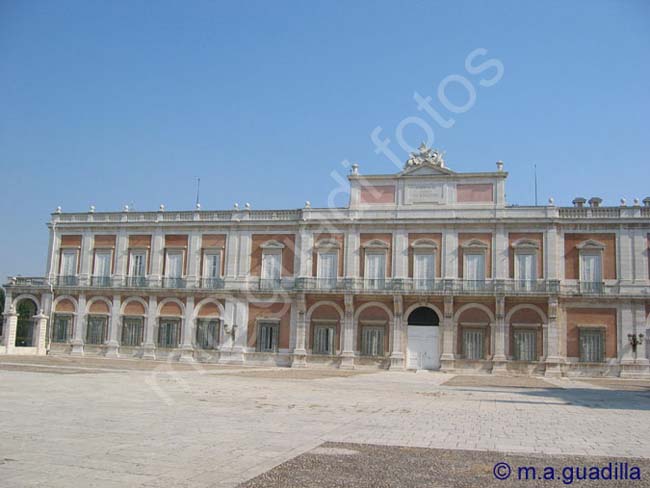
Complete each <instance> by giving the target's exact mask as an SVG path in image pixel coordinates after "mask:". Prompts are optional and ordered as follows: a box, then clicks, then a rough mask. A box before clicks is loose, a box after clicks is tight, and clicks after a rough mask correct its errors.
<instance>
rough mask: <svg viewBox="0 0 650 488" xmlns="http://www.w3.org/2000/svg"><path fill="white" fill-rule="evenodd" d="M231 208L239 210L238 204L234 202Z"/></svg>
mask: <svg viewBox="0 0 650 488" xmlns="http://www.w3.org/2000/svg"><path fill="white" fill-rule="evenodd" d="M233 208H234V209H235V210H239V204H238V203H237V202H235V204H234V205H233Z"/></svg>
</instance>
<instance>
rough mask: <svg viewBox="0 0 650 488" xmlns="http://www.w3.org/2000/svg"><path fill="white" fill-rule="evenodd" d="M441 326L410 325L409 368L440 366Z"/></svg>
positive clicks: (435, 367)
mask: <svg viewBox="0 0 650 488" xmlns="http://www.w3.org/2000/svg"><path fill="white" fill-rule="evenodd" d="M438 329H439V327H436V326H431V325H409V326H408V348H407V361H408V368H409V369H438V368H440V345H439V337H438Z"/></svg>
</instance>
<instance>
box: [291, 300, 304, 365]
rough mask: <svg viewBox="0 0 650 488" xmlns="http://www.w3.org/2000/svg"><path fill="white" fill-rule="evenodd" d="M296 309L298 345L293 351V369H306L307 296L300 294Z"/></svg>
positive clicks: (296, 301)
mask: <svg viewBox="0 0 650 488" xmlns="http://www.w3.org/2000/svg"><path fill="white" fill-rule="evenodd" d="M295 308H296V314H295V317H296V324H295V327H296V345H295V348H294V350H293V359H292V362H291V367H292V368H304V367H305V366H306V365H307V359H306V356H307V349H306V333H305V331H306V328H307V327H306V326H307V305H306V301H305V295H304V294H303V293H301V294H299V295H298V296H297V297H296V300H295Z"/></svg>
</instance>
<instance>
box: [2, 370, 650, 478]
mask: <svg viewBox="0 0 650 488" xmlns="http://www.w3.org/2000/svg"><path fill="white" fill-rule="evenodd" d="M16 365H18V366H16ZM63 370H67V371H72V372H74V373H76V374H60V372H61V371H63ZM356 373H357V372H354V373H353V374H347V373H344V372H333V371H327V370H324V371H318V370H304V371H302V370H301V371H295V370H286V369H275V368H256V369H251V368H241V367H220V366H216V365H210V366H205V367H204V366H201V365H198V366H197V365H178V364H174V365H169V364H166V363H156V362H146V361H121V360H103V359H83V360H80V359H71V358H65V359H61V358H49V357H48V358H24V357H23V358H16V357H2V358H0V382H1V384H2V395H1V396H0V432H2V436H0V486H11V487H23V486H29V487H34V486H48V487H69V486H96V487H117V486H120V487H124V486H129V487H163V486H165V487H168V486H174V487H193V488H195V487H204V486H205V487H208V486H210V487H232V486H236V485H237V484H239V483H241V482H244V481H246V480H249V479H251V478H253V477H255V476H258V475H260V474H262V473H265V472H266V471H268V470H270V469H272V468H274V467H275V466H278V465H280V464H281V463H284V462H286V461H288V460H291V459H293V458H295V457H296V456H299V455H301V454H303V453H305V452H307V451H309V450H311V449H314V448H316V447H317V446H319V445H321V444H323V443H325V442H344V443H362V444H372V445H379V446H404V447H409V448H428V449H443V450H476V451H503V452H509V453H512V454H513V455H537V454H545V455H553V454H557V455H560V456H575V455H587V456H611V457H638V458H644V459H649V458H650V450H649V449H648V445H649V444H650V442H649V440H650V402H649V401H648V396H647V393H645V392H643V391H630V390H626V389H625V388H620V389H617V388H616V386H615V385H616V380H614V383H613V384H612V385H614V386H612V385H609V384H608V386H607V387H601V386H599V385H598V384H592V383H587V382H584V381H574V380H570V381H569V380H552V381H551V380H545V379H539V381H541V382H542V383H536V384H535V387H532V388H531V387H522V386H521V385H519V386H518V385H512V384H510V385H503V384H501V385H500V386H494V383H493V382H494V381H495V380H494V377H490V376H485V377H482V378H483V380H484V381H481V377H478V378H474V379H472V382H473V383H472V384H471V385H467V384H465V385H461V386H453V384H454V383H453V382H452V383H451V384H450V383H449V380H451V379H452V376H450V375H445V374H442V373H418V374H414V373H397V372H373V373H372V374H356ZM361 373H369V372H367V371H362V372H361ZM464 381H466V380H464ZM621 381H623V380H621ZM545 383H548V385H546V384H545Z"/></svg>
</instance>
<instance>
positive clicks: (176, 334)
mask: <svg viewBox="0 0 650 488" xmlns="http://www.w3.org/2000/svg"><path fill="white" fill-rule="evenodd" d="M180 336H181V321H180V319H164V318H163V319H160V325H159V326H158V347H165V348H172V347H178V344H179V343H180Z"/></svg>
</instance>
